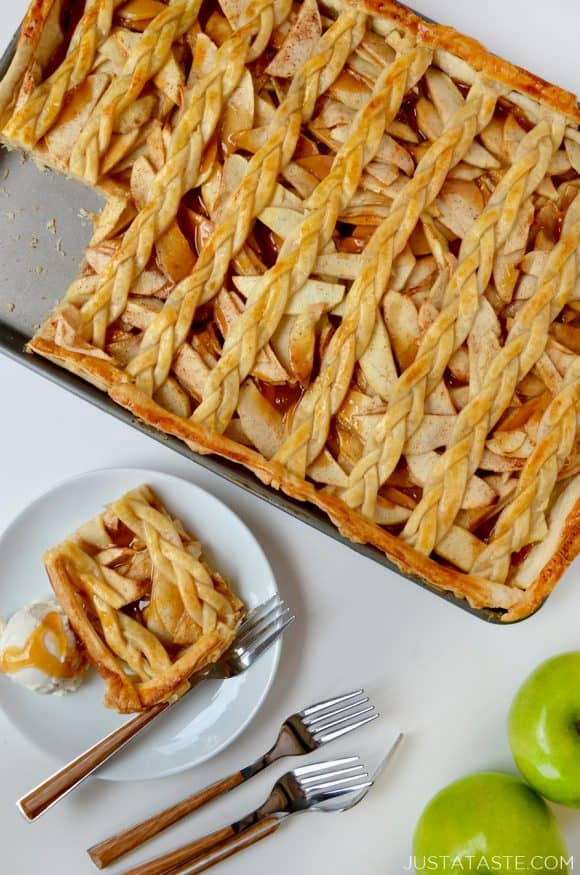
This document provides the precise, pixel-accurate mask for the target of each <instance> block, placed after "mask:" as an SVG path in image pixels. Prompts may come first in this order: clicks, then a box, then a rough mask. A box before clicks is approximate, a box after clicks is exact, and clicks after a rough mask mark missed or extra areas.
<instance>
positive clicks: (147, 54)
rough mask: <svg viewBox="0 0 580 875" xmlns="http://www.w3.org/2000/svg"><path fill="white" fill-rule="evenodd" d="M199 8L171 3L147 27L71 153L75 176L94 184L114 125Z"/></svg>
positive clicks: (196, 1)
mask: <svg viewBox="0 0 580 875" xmlns="http://www.w3.org/2000/svg"><path fill="white" fill-rule="evenodd" d="M200 6H201V0H175V2H173V3H172V4H171V6H169V7H168V8H167V9H166V10H165V11H164V12H161V13H160V14H159V15H158V16H157V17H156V18H154V19H153V20H152V21H151V23H150V24H149V25H148V26H147V28H146V29H145V31H144V32H143V36H142V37H141V39H140V40H139V42H138V44H137V46H136V48H135V51H134V52H132V53H131V55H130V56H129V58H128V59H127V61H126V62H125V66H124V68H123V71H122V72H121V74H120V75H119V76H118V78H116V79H115V81H114V82H113V83H111V85H109V87H108V89H107V91H106V92H105V94H104V96H103V97H102V99H101V100H100V101H99V104H98V112H95V113H93V114H92V116H91V118H90V119H89V121H88V122H87V124H86V125H85V127H84V129H83V131H82V132H81V134H80V136H79V138H78V140H77V142H76V144H75V147H74V149H73V150H72V154H71V157H70V164H69V167H70V170H71V172H72V173H74V174H75V175H76V176H79V177H81V178H83V179H86V180H87V182H89V183H91V184H92V185H95V184H96V183H97V181H98V179H99V175H100V166H101V161H102V159H103V157H104V156H105V154H106V152H107V149H108V148H109V144H110V142H111V138H112V136H113V130H114V127H115V122H116V121H117V119H118V118H119V117H120V115H121V114H122V113H123V111H124V110H125V109H126V108H127V107H128V106H131V104H132V103H134V102H135V100H137V98H138V97H139V95H140V93H141V91H142V90H143V88H144V87H145V85H146V84H147V83H148V82H149V81H150V80H151V79H152V78H153V77H154V76H156V75H157V73H158V72H159V71H160V70H161V68H162V67H163V66H164V64H165V63H166V61H167V60H168V58H169V55H170V53H171V47H172V45H173V43H174V42H175V40H176V39H177V38H178V37H180V36H181V35H182V34H184V33H185V32H186V31H188V30H189V28H190V27H191V26H192V25H193V23H194V22H195V21H196V19H197V15H198V12H199V8H200Z"/></svg>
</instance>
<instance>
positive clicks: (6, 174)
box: [2, 167, 10, 181]
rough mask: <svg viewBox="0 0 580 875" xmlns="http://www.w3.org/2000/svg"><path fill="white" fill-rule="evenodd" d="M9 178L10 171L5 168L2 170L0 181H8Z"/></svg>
mask: <svg viewBox="0 0 580 875" xmlns="http://www.w3.org/2000/svg"><path fill="white" fill-rule="evenodd" d="M9 176H10V169H9V168H8V167H5V168H4V171H3V173H2V179H3V180H4V181H6V180H7V179H8V177H9Z"/></svg>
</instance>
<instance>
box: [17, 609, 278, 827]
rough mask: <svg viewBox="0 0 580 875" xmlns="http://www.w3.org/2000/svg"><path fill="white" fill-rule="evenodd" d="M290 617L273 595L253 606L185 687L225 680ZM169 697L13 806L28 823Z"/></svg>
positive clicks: (259, 650)
mask: <svg viewBox="0 0 580 875" xmlns="http://www.w3.org/2000/svg"><path fill="white" fill-rule="evenodd" d="M294 619H295V617H294V615H293V614H291V613H290V610H289V608H288V607H287V606H286V605H285V603H284V602H283V601H282V600H281V599H280V597H279V596H278V595H277V594H276V595H274V596H272V597H271V598H269V599H268V600H267V601H265V602H263V604H261V605H258V606H257V607H256V608H254V609H253V610H252V611H251V612H250V613H249V614H248V616H247V617H246V619H245V621H244V622H243V623H242V625H241V626H240V628H239V629H238V633H237V635H236V637H235V639H234V641H233V643H232V645H231V646H230V648H229V649H228V650H227V651H226V653H224V654H223V656H222V657H221V658H220V659H219V660H218V661H217V662H215V663H213V665H211V666H207V667H206V668H203V669H201V670H200V671H198V672H195V674H193V675H192V676H191V677H190V678H189V683H190V686H191V687H193V686H195V685H196V684H198V683H199V682H200V681H202V680H205V679H206V678H218V679H226V678H231V677H236V676H237V675H239V674H242V673H243V672H244V671H247V669H248V668H250V666H251V665H253V664H254V662H255V661H256V660H257V659H258V658H259V657H260V656H262V654H263V653H265V652H266V650H268V648H270V647H271V646H272V645H273V644H274V643H275V642H276V641H277V640H278V639H279V638H280V636H281V635H282V633H283V632H284V630H285V629H286V628H287V627H288V626H289V625H290V623H292V622H293V620H294ZM186 695H187V694H186ZM175 701H180V699H177V700H175ZM175 701H174V702H159V703H158V704H157V705H153V707H152V708H148V709H147V711H143V712H142V713H141V714H137V715H136V716H135V717H133V718H132V719H131V720H128V721H127V722H126V723H124V724H123V725H122V726H120V727H119V728H118V729H115V730H114V731H113V732H111V733H109V735H106V736H105V737H104V738H102V739H101V740H100V741H98V742H97V743H96V744H94V745H93V746H92V747H90V748H88V750H86V751H84V753H82V754H80V755H79V756H78V757H76V759H74V760H71V762H70V763H68V764H67V765H66V766H63V768H62V769H59V771H58V772H55V773H54V774H53V775H51V776H50V777H49V778H47V779H46V780H45V781H43V782H42V784H39V785H38V786H37V787H35V788H34V789H33V790H31V791H30V792H29V793H27V794H26V795H25V796H22V798H21V799H19V800H18V802H17V803H16V805H17V807H18V809H19V810H20V812H21V813H22V814H23V815H24V817H25V818H26V819H27V820H28V821H33V820H36V818H37V817H39V816H40V815H41V814H43V813H44V812H45V811H46V810H47V809H48V808H51V807H52V806H53V805H55V804H56V803H57V802H59V801H60V800H61V799H63V798H64V797H65V796H66V795H67V794H68V793H70V792H71V791H72V790H74V789H75V788H76V787H78V786H79V784H81V783H82V781H84V780H85V778H88V777H89V775H92V773H93V772H94V771H95V770H96V769H97V768H98V767H99V766H101V765H102V764H103V763H105V762H107V761H108V760H110V759H111V757H113V756H114V755H115V754H116V753H117V752H118V751H120V750H121V748H123V747H125V745H126V744H128V742H129V741H131V739H132V738H135V736H136V735H138V734H139V733H140V732H142V731H143V730H144V729H145V728H146V727H147V726H149V725H150V724H151V723H152V722H153V721H154V720H155V719H156V718H157V717H158V716H159V715H160V714H161V713H163V712H164V711H167V710H169V708H171V707H172V705H174V704H175Z"/></svg>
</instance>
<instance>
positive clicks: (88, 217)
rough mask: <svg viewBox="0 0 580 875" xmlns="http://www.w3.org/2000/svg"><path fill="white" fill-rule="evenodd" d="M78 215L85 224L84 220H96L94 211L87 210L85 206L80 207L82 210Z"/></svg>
mask: <svg viewBox="0 0 580 875" xmlns="http://www.w3.org/2000/svg"><path fill="white" fill-rule="evenodd" d="M78 217H79V219H80V220H81V222H82V223H83V224H84V222H94V220H95V215H94V213H89V211H88V210H85V208H84V207H81V208H80V210H79V212H78Z"/></svg>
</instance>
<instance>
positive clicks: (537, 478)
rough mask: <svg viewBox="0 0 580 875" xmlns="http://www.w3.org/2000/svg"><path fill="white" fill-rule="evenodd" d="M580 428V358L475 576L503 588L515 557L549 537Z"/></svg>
mask: <svg viewBox="0 0 580 875" xmlns="http://www.w3.org/2000/svg"><path fill="white" fill-rule="evenodd" d="M579 428H580V358H577V359H576V360H575V361H574V362H573V363H572V365H571V366H570V368H569V369H568V371H567V373H566V377H565V380H564V385H563V387H562V390H561V391H560V392H559V393H558V395H556V397H555V398H554V399H553V401H552V402H551V404H550V405H549V407H548V408H547V409H546V411H545V412H544V415H543V417H542V421H541V422H540V426H539V428H538V438H537V444H536V446H535V448H534V451H533V452H532V454H531V456H530V457H529V459H528V460H527V461H526V464H525V466H524V468H523V470H522V472H521V474H520V479H519V483H518V487H517V490H516V494H515V496H514V498H513V499H512V501H511V502H510V504H508V505H507V507H505V508H504V510H503V511H502V513H501V514H500V517H499V519H498V520H497V522H496V524H495V528H494V531H493V536H492V539H491V541H490V542H489V544H488V545H487V546H486V548H485V550H483V552H482V553H480V555H479V556H478V557H477V559H476V561H475V564H474V566H473V569H472V573H473V574H476V575H478V576H479V577H485V578H487V579H489V580H494V581H498V582H500V583H503V581H505V579H506V577H507V576H508V572H509V569H510V564H511V556H512V553H514V552H516V551H518V550H521V549H522V547H525V546H526V545H527V544H531V543H534V542H536V541H540V540H542V538H544V537H545V535H546V531H547V527H546V520H545V513H546V510H547V507H548V504H549V501H550V497H551V495H552V491H553V489H554V486H555V484H556V480H557V477H558V474H559V472H560V469H561V468H562V466H563V465H564V463H565V462H566V460H567V458H568V456H569V454H570V453H571V452H572V450H573V448H574V444H575V441H576V437H577V434H578V429H579Z"/></svg>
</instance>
